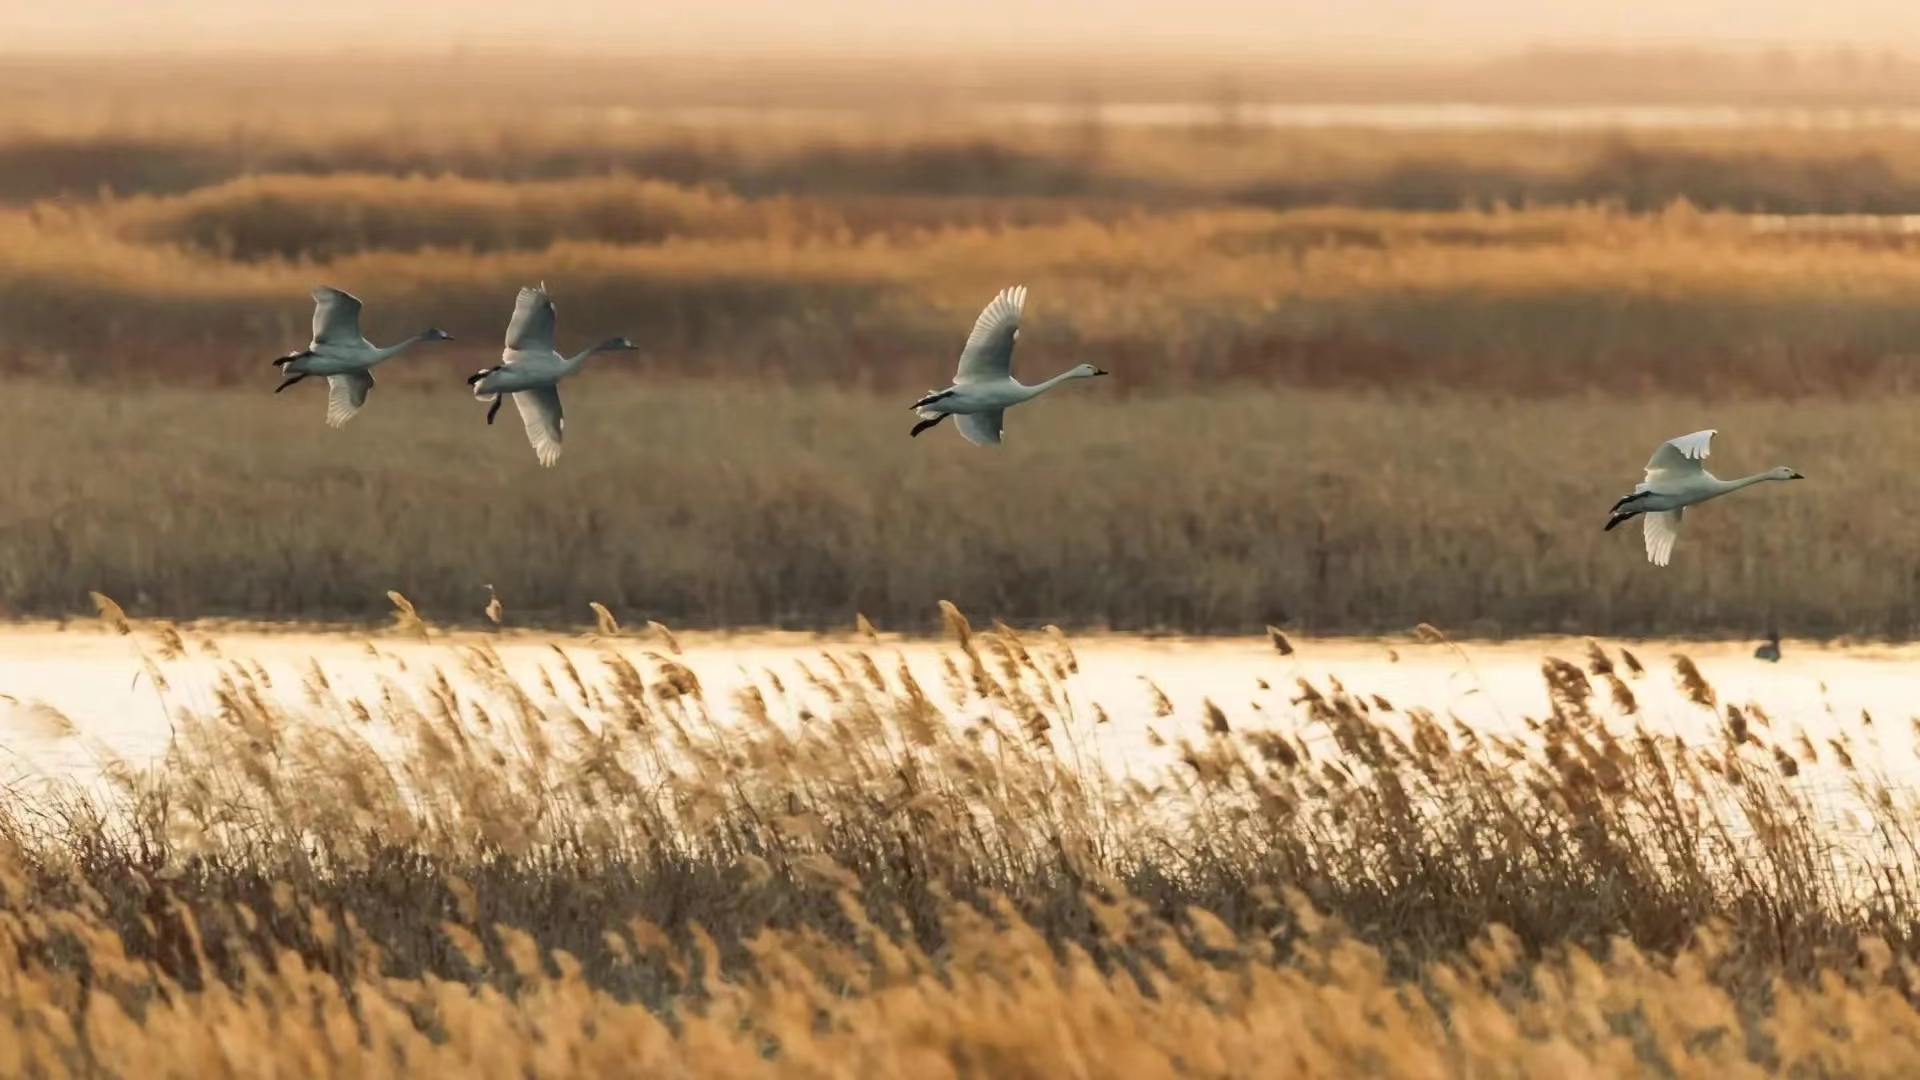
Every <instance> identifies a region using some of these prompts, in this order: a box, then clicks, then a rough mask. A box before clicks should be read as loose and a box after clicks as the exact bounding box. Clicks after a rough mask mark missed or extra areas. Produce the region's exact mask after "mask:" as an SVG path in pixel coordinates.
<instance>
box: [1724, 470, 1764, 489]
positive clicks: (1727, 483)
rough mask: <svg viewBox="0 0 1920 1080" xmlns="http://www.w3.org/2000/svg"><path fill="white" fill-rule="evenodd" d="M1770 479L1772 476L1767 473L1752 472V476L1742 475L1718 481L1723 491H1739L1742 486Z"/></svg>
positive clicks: (1749, 485) (1750, 485)
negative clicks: (1737, 477)
mask: <svg viewBox="0 0 1920 1080" xmlns="http://www.w3.org/2000/svg"><path fill="white" fill-rule="evenodd" d="M1771 479H1773V477H1772V476H1771V475H1769V474H1767V473H1754V474H1753V475H1752V476H1743V477H1741V478H1740V479H1738V480H1722V481H1720V490H1721V491H1723V492H1724V491H1739V490H1740V489H1741V488H1743V487H1752V486H1753V485H1755V484H1759V483H1764V482H1765V481H1768V480H1771Z"/></svg>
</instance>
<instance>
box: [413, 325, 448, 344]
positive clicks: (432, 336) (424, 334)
mask: <svg viewBox="0 0 1920 1080" xmlns="http://www.w3.org/2000/svg"><path fill="white" fill-rule="evenodd" d="M420 340H421V341H452V340H453V335H452V334H449V333H447V332H446V331H445V330H442V329H440V328H439V327H437V326H429V327H427V328H426V329H425V330H423V331H421V333H420Z"/></svg>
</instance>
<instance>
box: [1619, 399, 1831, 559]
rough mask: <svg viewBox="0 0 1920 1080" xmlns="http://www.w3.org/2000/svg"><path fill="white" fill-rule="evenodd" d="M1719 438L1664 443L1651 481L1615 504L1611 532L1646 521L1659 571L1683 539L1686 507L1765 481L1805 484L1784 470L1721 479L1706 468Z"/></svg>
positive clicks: (1653, 461) (1705, 435) (1650, 469)
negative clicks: (1627, 523) (1625, 524)
mask: <svg viewBox="0 0 1920 1080" xmlns="http://www.w3.org/2000/svg"><path fill="white" fill-rule="evenodd" d="M1716 434H1718V432H1715V431H1712V430H1708V431H1696V432H1694V433H1693V434H1691V435H1681V436H1679V437H1678V438H1673V439H1668V440H1667V441H1666V442H1663V443H1661V444H1660V445H1659V446H1658V447H1657V448H1655V450H1654V451H1653V457H1651V458H1649V459H1648V460H1647V479H1646V481H1645V482H1644V483H1640V484H1636V485H1634V489H1633V494H1631V495H1629V496H1627V497H1626V498H1624V499H1621V500H1620V501H1619V502H1617V503H1614V504H1613V514H1612V516H1611V517H1609V518H1607V530H1608V531H1610V530H1612V528H1613V527H1614V526H1615V525H1618V524H1620V523H1621V522H1623V521H1631V520H1632V519H1634V518H1636V517H1645V518H1646V522H1645V529H1646V534H1647V561H1648V562H1650V563H1652V564H1653V565H1655V566H1665V565H1667V563H1668V562H1669V561H1670V560H1671V559H1672V558H1673V543H1674V541H1676V540H1678V539H1680V515H1682V514H1684V513H1685V512H1686V509H1687V507H1689V506H1692V505H1694V504H1695V503H1703V502H1706V501H1707V500H1708V499H1717V498H1719V497H1720V496H1722V495H1725V494H1726V493H1727V492H1729V491H1739V490H1740V489H1741V488H1743V487H1752V486H1753V485H1754V484H1758V483H1760V482H1762V481H1765V480H1803V479H1805V477H1803V476H1801V475H1800V474H1799V473H1797V472H1794V471H1793V470H1792V469H1790V468H1788V467H1786V466H1785V465H1781V466H1778V467H1776V468H1772V469H1768V470H1767V471H1766V472H1763V473H1755V474H1754V475H1752V476H1743V477H1741V478H1740V479H1738V480H1722V479H1720V478H1719V477H1717V476H1715V475H1713V474H1712V473H1710V472H1708V471H1707V467H1706V465H1705V464H1703V462H1705V460H1706V457H1707V447H1708V445H1709V444H1710V443H1712V442H1713V437H1714V435H1716Z"/></svg>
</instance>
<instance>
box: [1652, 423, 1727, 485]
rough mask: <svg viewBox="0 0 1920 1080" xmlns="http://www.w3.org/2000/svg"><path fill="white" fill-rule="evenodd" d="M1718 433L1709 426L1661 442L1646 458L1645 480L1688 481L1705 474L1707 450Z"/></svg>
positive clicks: (1657, 481)
mask: <svg viewBox="0 0 1920 1080" xmlns="http://www.w3.org/2000/svg"><path fill="white" fill-rule="evenodd" d="M1716 434H1718V432H1716V431H1713V430H1711V429H1709V430H1707V431H1696V432H1694V433H1693V434H1691V435H1681V436H1679V437H1677V438H1672V439H1668V440H1667V441H1666V442H1663V443H1661V444H1660V445H1659V446H1658V447H1656V448H1655V449H1654V451H1653V456H1652V457H1651V458H1648V459H1647V483H1648V484H1654V483H1659V482H1661V481H1668V482H1671V481H1675V480H1683V481H1684V480H1691V479H1694V478H1696V477H1699V476H1702V475H1704V474H1705V473H1706V471H1707V467H1706V465H1705V461H1706V459H1707V452H1708V449H1709V447H1711V445H1712V443H1713V437H1714V436H1715V435H1716Z"/></svg>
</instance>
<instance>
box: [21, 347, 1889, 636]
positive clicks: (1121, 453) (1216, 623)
mask: <svg viewBox="0 0 1920 1080" xmlns="http://www.w3.org/2000/svg"><path fill="white" fill-rule="evenodd" d="M1036 336H1037V335H1036ZM1038 355H1039V350H1038V349H1037V348H1036V349H1035V356H1036V357H1037V356H1038ZM1056 355H1057V354H1056ZM1076 359H1078V357H1075V356H1072V355H1059V356H1058V360H1057V362H1059V363H1061V364H1065V363H1068V362H1070V361H1072V360H1076ZM1043 362H1044V361H1041V360H1038V359H1035V360H1033V361H1032V366H1033V367H1036V368H1038V367H1040V365H1041V364H1042V363H1043ZM414 363H415V361H413V360H402V361H396V363H395V364H394V365H393V368H392V370H393V372H394V374H393V376H392V377H391V378H390V377H389V376H388V375H387V374H386V369H383V372H382V376H381V379H382V382H381V386H380V389H379V390H378V391H377V392H376V393H375V396H374V398H373V399H372V401H371V403H370V404H369V406H368V407H367V409H366V410H365V411H364V412H363V413H362V414H361V415H360V416H359V417H358V418H356V419H355V420H354V421H353V423H352V424H351V425H349V426H348V427H347V428H345V429H343V430H341V431H333V430H330V429H328V428H327V427H325V425H324V424H322V422H321V417H322V414H323V413H324V404H323V401H322V397H323V395H321V394H320V393H318V392H315V393H301V391H304V390H306V389H308V388H307V387H305V386H301V387H295V388H294V389H293V390H290V391H288V392H287V393H285V394H281V395H278V396H275V395H273V394H272V393H271V392H270V391H271V387H272V381H271V372H270V370H269V369H267V368H266V367H265V366H264V365H262V367H261V368H260V370H259V373H258V374H259V378H260V380H261V381H260V382H259V383H258V384H257V385H255V386H254V387H252V388H251V389H246V390H240V389H233V390H205V391H202V390H182V389H170V388H153V389H149V390H145V391H142V392H139V393H129V392H126V391H125V390H123V389H120V388H112V387H73V386H49V385H44V384H36V383H14V384H12V385H10V387H9V391H8V393H7V394H5V395H0V426H3V427H4V429H5V430H7V431H8V432H10V433H11V437H12V438H13V439H14V445H15V450H14V452H13V454H14V456H13V462H12V467H11V468H10V469H8V470H6V471H5V473H4V474H0V507H4V508H5V511H4V516H0V522H3V526H0V604H4V610H5V611H6V612H8V613H10V614H12V615H14V616H63V615H70V614H75V613H85V614H89V615H90V614H91V613H92V611H93V608H92V604H91V601H90V600H89V598H88V596H87V593H88V591H89V590H90V589H94V588H104V590H105V591H107V592H108V593H110V594H112V595H114V596H116V597H118V598H119V599H120V600H121V601H122V602H123V603H125V604H127V605H128V608H127V610H128V611H129V612H130V613H132V614H135V615H140V616H156V615H157V616H165V617H172V618H182V619H186V618H202V617H222V616H233V617H241V618H257V619H291V620H296V621H298V620H315V619H318V620H331V619H351V620H355V621H360V622H369V621H373V620H379V619H384V618H385V617H386V614H387V612H388V610H389V604H388V601H387V599H386V595H385V594H386V591H387V589H388V588H390V587H393V586H398V587H399V589H400V590H401V591H402V592H404V593H405V594H406V595H408V596H410V597H412V598H413V599H414V600H415V601H416V602H417V603H419V604H420V605H421V607H422V609H423V610H427V611H432V612H436V613H438V617H439V618H441V619H445V620H454V621H469V622H472V623H475V624H479V623H481V622H482V620H483V617H484V616H483V609H484V606H485V604H486V603H487V602H488V599H489V596H488V593H487V590H486V589H485V586H486V585H487V584H492V585H494V586H495V587H496V588H497V590H498V594H499V597H500V599H501V601H502V602H503V604H504V605H505V607H506V609H507V611H508V613H509V615H508V618H509V622H510V623H511V624H513V625H519V626H529V625H535V626H538V625H548V626H563V627H573V626H579V625H582V624H584V623H585V622H587V621H588V620H589V618H590V614H589V608H588V606H587V605H588V603H589V602H590V601H594V600H600V601H604V602H606V603H608V604H610V605H612V607H613V608H614V610H616V611H620V612H623V613H625V615H624V618H625V619H626V620H633V619H658V620H660V621H663V622H667V623H670V624H674V625H687V626H696V627H733V626H782V627H791V628H814V627H839V626H846V625H850V624H851V623H852V621H853V619H854V616H855V614H856V613H858V612H865V613H866V614H867V615H868V616H870V617H871V618H872V619H874V620H875V621H876V622H878V624H879V625H881V626H885V627H888V628H891V629H896V630H907V631H921V630H929V629H931V628H932V625H931V623H930V621H929V620H928V616H927V613H926V608H925V605H924V604H923V603H922V602H921V601H920V598H921V597H924V596H926V595H928V594H936V595H946V596H950V597H953V598H954V599H955V600H956V601H957V602H959V603H961V604H963V605H966V606H968V607H971V608H979V609H986V610H991V611H995V612H997V613H999V614H1000V615H1001V616H1003V617H1005V618H1008V619H1012V620H1018V621H1021V622H1029V623H1031V622H1046V621H1053V622H1058V623H1060V624H1061V625H1064V626H1069V627H1085V628H1097V627H1111V628H1115V629H1122V630H1181V631H1190V632H1232V633H1258V632H1260V631H1261V630H1262V629H1263V628H1264V627H1265V626H1267V625H1274V626H1278V627H1281V628H1282V629H1283V630H1285V631H1287V632H1294V631H1297V630H1302V629H1304V630H1308V631H1312V632H1319V633H1343V632H1356V633H1373V632H1398V631H1401V630H1404V629H1405V628H1407V627H1408V626H1411V625H1413V624H1414V623H1416V622H1418V621H1420V620H1421V619H1423V618H1431V619H1434V620H1436V621H1439V622H1441V623H1442V624H1444V625H1446V626H1449V627H1451V628H1453V629H1454V630H1456V631H1459V632H1464V633H1469V634H1472V635H1476V636H1503V635H1517V634H1530V633H1542V632H1544V633H1589V632H1592V633H1605V634H1633V635H1645V636H1652V637H1671V636H1675V635H1691V634H1699V635H1727V634H1730V635H1734V636H1737V637H1752V638H1755V639H1757V638H1759V637H1762V636H1764V635H1765V633H1766V632H1767V631H1768V630H1769V629H1778V630H1779V631H1781V632H1782V633H1784V634H1787V635H1789V636H1807V637H1832V636H1837V635H1843V634H1855V635H1864V636H1869V637H1889V638H1896V639H1905V638H1911V637H1912V636H1913V635H1914V634H1915V633H1916V632H1917V631H1920V593H1917V592H1916V586H1915V584H1914V581H1915V578H1914V575H1913V574H1911V573H1909V569H1910V567H1911V565H1912V554H1911V552H1910V551H1909V550H1908V547H1907V537H1909V536H1911V535H1912V534H1913V532H1914V530H1915V529H1916V528H1920V523H1916V522H1915V521H1914V520H1912V517H1913V510H1912V503H1911V500H1908V499H1906V498H1904V497H1903V495H1902V493H1903V492H1905V491H1906V490H1907V487H1908V485H1909V483H1910V476H1909V469H1908V463H1909V462H1911V461H1913V460H1916V459H1920V445H1915V443H1914V439H1915V436H1914V434H1913V431H1914V429H1913V425H1911V424H1909V423H1908V422H1907V417H1908V415H1909V414H1910V413H1911V411H1912V409H1913V408H1914V405H1913V401H1912V399H1911V398H1907V397H1889V398H1887V399H1885V400H1881V401H1858V402H1851V403H1849V402H1837V401H1831V400H1829V401H1818V400H1815V401H1798V402H1767V401H1748V402H1729V401H1716V402H1714V403H1713V404H1712V406H1711V408H1708V407H1707V406H1706V405H1704V404H1701V403H1698V402H1695V401H1692V400H1690V399H1687V398H1682V397H1674V398H1664V399H1658V400H1655V401H1651V402H1646V403H1630V404H1625V403H1622V402H1620V401H1618V400H1614V399H1607V398H1596V399H1580V398H1552V399H1542V400H1533V401H1508V402H1500V401H1499V400H1498V399H1494V401H1493V403H1492V404H1490V403H1489V401H1488V399H1485V398H1482V397H1479V396H1477V395H1471V394H1436V395H1430V396H1426V397H1413V396H1408V395H1395V396H1386V395H1370V394H1359V393H1345V392H1340V393H1334V392H1320V391H1287V390H1273V391H1259V392H1250V391H1249V392H1215V393H1205V392H1196V393H1180V394H1166V395H1152V396H1148V395H1138V396H1127V395H1125V394H1124V393H1123V392H1121V391H1119V390H1117V389H1116V384H1119V385H1123V380H1124V379H1126V378H1127V377H1128V376H1127V369H1126V368H1121V367H1118V366H1116V367H1115V368H1114V369H1113V370H1115V372H1116V375H1115V377H1113V378H1111V379H1101V380H1095V381H1094V382H1093V383H1090V384H1087V385H1086V386H1082V387H1073V388H1070V389H1068V390H1063V391H1060V392H1059V393H1058V394H1056V395H1053V396H1050V397H1049V398H1048V399H1047V400H1046V401H1045V402H1043V403H1041V404H1038V405H1035V406H1033V407H1032V409H1031V412H1030V414H1027V413H1024V412H1023V413H1022V414H1021V415H1017V416H1015V417H1013V418H1012V426H1011V428H1010V431H1009V436H1008V441H1007V443H1006V445H1005V446H1003V447H1001V448H999V450H998V451H997V452H994V453H989V452H986V451H982V450H979V449H977V448H975V447H972V446H969V445H967V444H965V443H964V442H962V441H961V440H960V439H959V438H958V437H957V436H954V435H953V434H952V433H951V432H944V431H936V432H934V433H932V437H931V438H930V437H927V436H922V437H921V438H919V439H909V438H908V437H907V433H906V429H907V428H908V427H909V426H910V425H911V423H912V419H913V418H912V417H911V416H910V415H909V414H908V411H907V409H906V405H907V403H909V402H910V401H911V400H912V397H911V395H910V394H908V395H881V394H875V393H870V392H865V391H859V390H854V389H848V388H843V387H767V386H752V385H745V384H739V383H709V382H692V383H686V382H680V381H675V380H671V379H667V380H657V379H656V376H658V375H659V374H661V373H662V371H661V365H659V364H658V362H656V361H650V360H644V359H643V360H638V361H633V363H634V364H635V365H636V367H637V368H638V371H639V377H635V378H627V377H623V376H622V374H621V373H620V372H619V371H618V370H617V369H616V368H615V365H614V364H611V363H610V364H607V365H605V366H604V368H603V369H601V370H588V371H587V372H585V373H584V374H582V375H581V376H579V382H578V383H577V385H576V386H575V388H574V389H571V390H569V391H568V392H567V393H568V398H567V404H568V419H569V424H568V435H567V440H568V441H567V454H566V457H565V458H563V459H562V461H561V464H560V466H559V467H558V468H556V469H553V470H543V469H541V468H539V466H538V464H537V462H536V461H535V460H534V456H533V453H532V451H531V450H530V449H529V447H528V446H527V443H526V439H525V437H524V435H523V434H522V433H521V432H520V431H519V429H518V426H517V425H515V424H511V423H509V424H506V425H496V426H493V427H488V426H487V425H486V424H485V423H484V422H483V418H482V417H483V413H484V411H485V410H484V406H481V405H477V404H476V403H474V402H473V401H472V399H471V397H470V396H469V395H467V394H466V393H465V392H464V390H465V388H464V387H462V386H461V385H460V384H459V380H458V375H459V372H458V370H457V369H456V370H453V371H447V372H445V373H444V374H442V375H441V376H440V380H441V381H439V382H437V383H434V384H430V385H427V386H409V385H407V384H406V383H405V382H404V381H403V380H402V376H403V372H404V369H405V368H406V367H407V366H408V365H413V364H414ZM949 363H950V361H948V360H946V359H945V358H944V357H942V356H930V357H928V358H927V359H926V361H925V372H924V375H925V378H924V379H923V380H920V382H921V385H922V386H924V385H926V384H928V383H931V382H933V381H934V380H935V379H936V378H937V377H938V376H939V375H940V374H942V373H943V372H944V371H946V370H947V367H948V364H949ZM420 366H421V367H428V366H429V362H427V361H424V360H423V361H421V362H420ZM1042 370H1044V369H1042ZM417 374H418V373H416V375H417ZM1708 425H1711V426H1713V427H1716V428H1719V429H1720V430H1721V432H1722V435H1721V437H1720V439H1719V440H1718V441H1717V442H1716V445H1715V455H1714V458H1713V459H1712V464H1713V465H1714V467H1715V468H1716V469H1717V470H1719V471H1720V472H1721V473H1723V474H1726V475H1738V474H1744V473H1746V472H1753V471H1758V470H1759V469H1762V468H1766V467H1770V466H1772V465H1776V464H1787V465H1792V466H1794V467H1795V468H1798V469H1799V470H1800V471H1801V472H1803V473H1804V474H1806V475H1807V476H1808V477H1809V479H1808V480H1807V481H1805V482H1804V483H1796V484H1791V485H1785V486H1782V487H1780V488H1778V489H1777V490H1775V489H1768V490H1765V491H1760V492H1755V493H1753V494H1752V496H1751V497H1747V496H1742V497H1740V498H1733V499H1726V500H1723V501H1721V502H1716V503H1714V504H1713V505H1711V506H1709V507H1708V508H1706V509H1705V510H1703V511H1702V512H1701V513H1700V514H1699V515H1698V516H1697V517H1689V519H1688V522H1687V527H1686V531H1685V535H1684V537H1683V538H1682V540H1681V542H1680V547H1679V549H1678V552H1677V554H1676V558H1675V561H1674V564H1673V566H1671V567H1669V568H1667V569H1665V570H1656V569H1654V568H1652V567H1650V566H1648V565H1647V563H1646V559H1645V555H1644V554H1643V552H1642V550H1641V543H1640V537H1639V535H1638V533H1637V532H1633V531H1622V530H1616V531H1614V532H1611V533H1603V532H1602V531H1601V525H1602V524H1603V523H1604V522H1605V520H1606V510H1607V507H1609V506H1611V505H1612V504H1613V502H1614V501H1615V500H1616V499H1618V498H1619V496H1620V495H1621V494H1623V493H1625V492H1626V491H1629V490H1631V487H1632V484H1633V483H1634V481H1636V480H1637V479H1638V478H1639V475H1640V469H1641V467H1642V466H1643V465H1644V464H1645V461H1646V457H1647V455H1648V454H1650V453H1651V452H1652V448H1653V447H1654V446H1655V445H1657V444H1658V443H1659V441H1660V440H1661V439H1663V438H1667V437H1670V436H1672V435H1674V434H1676V433H1679V432H1686V431H1693V430H1698V429H1699V428H1701V427H1705V426H1708Z"/></svg>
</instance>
